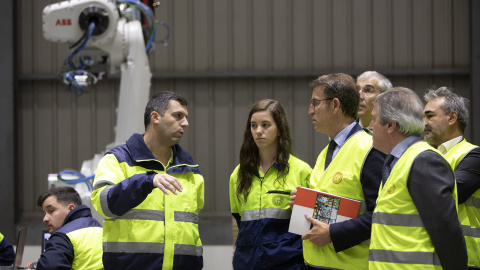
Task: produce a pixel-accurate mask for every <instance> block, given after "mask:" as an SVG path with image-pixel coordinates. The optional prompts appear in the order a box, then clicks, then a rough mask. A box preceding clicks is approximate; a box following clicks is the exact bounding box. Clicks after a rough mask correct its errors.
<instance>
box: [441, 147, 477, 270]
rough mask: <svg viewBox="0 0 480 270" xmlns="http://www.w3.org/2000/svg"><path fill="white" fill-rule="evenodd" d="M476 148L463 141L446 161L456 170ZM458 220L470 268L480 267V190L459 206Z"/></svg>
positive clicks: (452, 150)
mask: <svg viewBox="0 0 480 270" xmlns="http://www.w3.org/2000/svg"><path fill="white" fill-rule="evenodd" d="M476 147H478V146H476V145H473V144H471V143H469V142H467V141H466V140H465V139H463V140H462V141H461V142H460V143H458V144H457V145H455V146H454V147H453V148H452V149H450V151H448V152H447V153H446V154H445V159H446V160H447V161H448V163H450V166H451V167H452V169H453V170H455V168H456V167H457V166H458V164H459V163H460V162H461V161H462V160H463V158H464V157H465V156H466V155H467V154H468V153H469V152H470V151H472V150H473V149H474V148H476ZM458 218H459V219H460V223H461V224H462V231H463V235H464V237H465V243H466V245H467V253H468V266H476V267H480V189H479V190H477V191H475V192H474V193H473V194H472V196H470V197H469V198H468V199H467V200H466V201H465V202H464V203H462V204H459V205H458Z"/></svg>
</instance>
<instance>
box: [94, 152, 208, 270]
mask: <svg viewBox="0 0 480 270" xmlns="http://www.w3.org/2000/svg"><path fill="white" fill-rule="evenodd" d="M150 162H153V161H150ZM146 164H147V163H146ZM142 165H143V163H142V162H136V163H135V164H133V165H129V164H128V163H127V162H122V163H118V160H117V158H116V157H115V156H114V155H113V154H107V155H105V156H104V158H103V159H102V160H101V161H100V163H99V166H98V168H97V179H96V181H95V184H94V191H93V192H92V203H93V204H94V206H95V208H96V209H100V211H99V212H102V214H103V215H104V216H106V217H107V218H106V219H105V221H104V222H103V227H104V235H103V243H104V248H105V250H104V252H110V253H117V252H129V253H131V254H132V255H134V254H136V253H153V254H163V255H162V256H163V266H162V265H160V266H159V267H163V269H172V267H173V268H174V267H175V265H177V263H179V264H180V265H181V262H176V263H175V264H174V256H175V255H194V256H201V254H202V242H201V240H200V236H199V232H198V213H199V210H200V209H201V208H203V206H204V197H203V194H204V189H203V187H204V181H203V177H202V176H201V175H200V174H198V173H197V172H198V169H197V170H183V167H182V166H176V167H175V168H173V167H172V172H171V173H169V175H171V176H173V177H175V178H177V179H178V181H179V182H180V184H181V185H182V188H183V192H179V193H178V194H177V195H169V196H168V195H165V194H164V193H163V192H162V191H161V190H159V189H158V188H154V189H153V190H152V191H151V192H150V193H149V194H148V196H147V197H146V198H145V199H144V200H143V201H142V202H141V203H140V204H139V205H137V206H136V207H134V208H133V209H131V210H130V211H128V212H127V213H125V214H123V215H122V216H117V215H114V214H113V213H111V211H110V210H109V207H108V201H107V198H108V193H109V192H110V190H111V188H113V187H114V186H115V185H116V184H118V183H120V182H121V181H124V179H130V178H133V177H135V178H137V179H141V178H142V177H148V175H149V174H148V172H151V171H152V169H150V168H145V167H142ZM119 167H121V173H122V174H120V175H113V176H112V173H111V172H116V171H118V170H119V169H118V168H119ZM173 171H175V172H173ZM154 172H156V173H157V174H161V173H165V171H159V170H154ZM115 176H117V177H118V178H115ZM103 178H106V179H108V180H103ZM126 228H128V229H127V231H126ZM198 254H200V255H198ZM112 256H121V255H114V254H112ZM140 257H141V256H139V257H138V258H140ZM132 258H136V257H132Z"/></svg>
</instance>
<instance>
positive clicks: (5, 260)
mask: <svg viewBox="0 0 480 270" xmlns="http://www.w3.org/2000/svg"><path fill="white" fill-rule="evenodd" d="M13 262H15V251H13V247H12V245H11V244H10V243H9V242H8V241H7V239H5V237H3V234H1V233H0V266H8V265H12V264H13Z"/></svg>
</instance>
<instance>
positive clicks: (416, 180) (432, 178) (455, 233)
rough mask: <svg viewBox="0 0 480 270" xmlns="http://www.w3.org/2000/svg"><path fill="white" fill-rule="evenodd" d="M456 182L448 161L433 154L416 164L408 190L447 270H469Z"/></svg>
mask: <svg viewBox="0 0 480 270" xmlns="http://www.w3.org/2000/svg"><path fill="white" fill-rule="evenodd" d="M454 187H455V179H454V177H453V173H452V171H451V170H450V167H449V165H448V163H447V161H446V160H445V159H444V158H443V157H442V156H440V154H438V153H436V152H433V151H425V152H422V153H420V154H419V155H418V156H417V157H416V158H415V160H414V161H413V165H412V168H411V170H410V174H409V176H408V179H407V188H408V191H409V193H410V196H411V197H412V200H413V202H414V203H415V206H416V207H417V209H418V212H419V214H420V217H421V219H422V221H423V224H424V226H425V229H426V230H427V232H428V234H429V236H430V239H431V240H432V243H433V246H434V247H435V252H436V253H437V255H438V257H439V258H440V262H441V264H442V267H443V269H452V270H458V269H467V250H466V247H465V240H464V238H463V234H462V229H461V227H460V222H459V221H458V216H457V211H456V208H455V200H454V199H453V197H452V195H451V194H452V192H453V190H454Z"/></svg>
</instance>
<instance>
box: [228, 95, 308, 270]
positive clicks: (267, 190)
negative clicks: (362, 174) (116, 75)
mask: <svg viewBox="0 0 480 270" xmlns="http://www.w3.org/2000/svg"><path fill="white" fill-rule="evenodd" d="M291 152H292V138H291V136H290V128H289V126H288V121H287V117H286V115H285V112H284V110H283V108H282V106H281V105H280V103H278V102H277V101H275V100H270V99H264V100H260V101H258V102H256V103H255V104H254V105H253V107H252V109H251V110H250V113H249V115H248V120H247V125H246V128H245V132H244V137H243V144H242V147H241V149H240V165H238V166H237V167H236V168H235V170H234V171H233V173H232V175H231V176H230V207H231V211H232V215H233V217H234V218H235V220H236V222H237V225H238V228H239V232H238V237H237V241H236V243H235V244H236V250H235V254H234V256H233V268H234V269H235V270H239V269H249V270H251V269H305V267H306V266H305V263H304V260H303V251H302V240H301V238H300V236H299V235H295V234H292V233H289V232H288V225H289V223H290V216H291V210H290V206H289V204H288V202H289V197H290V193H291V191H292V190H293V189H295V188H296V187H297V186H298V185H302V186H308V181H309V178H310V173H311V170H312V169H311V167H310V166H309V165H308V164H307V163H305V162H303V161H301V160H300V159H298V158H296V157H294V156H293V155H291Z"/></svg>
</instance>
